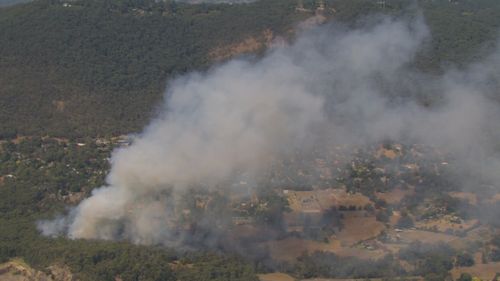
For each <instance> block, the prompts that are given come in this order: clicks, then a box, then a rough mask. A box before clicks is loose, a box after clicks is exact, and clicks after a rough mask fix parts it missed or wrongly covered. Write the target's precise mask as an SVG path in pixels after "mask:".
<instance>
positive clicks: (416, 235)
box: [398, 229, 458, 244]
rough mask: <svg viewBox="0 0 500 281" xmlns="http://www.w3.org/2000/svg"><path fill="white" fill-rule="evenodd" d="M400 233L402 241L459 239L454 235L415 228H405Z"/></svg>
mask: <svg viewBox="0 0 500 281" xmlns="http://www.w3.org/2000/svg"><path fill="white" fill-rule="evenodd" d="M398 235H399V237H400V239H401V242H402V243H411V242H414V241H420V242H423V243H430V244H433V243H438V242H444V243H450V242H451V241H453V240H456V239H458V238H457V237H456V236H453V235H448V234H443V233H436V232H431V231H423V230H414V229H409V230H404V231H402V232H400V233H398Z"/></svg>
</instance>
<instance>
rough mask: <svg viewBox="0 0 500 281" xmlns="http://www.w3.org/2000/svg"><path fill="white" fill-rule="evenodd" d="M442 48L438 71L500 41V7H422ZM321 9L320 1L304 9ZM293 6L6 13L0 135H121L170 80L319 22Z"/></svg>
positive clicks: (391, 8)
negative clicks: (237, 46)
mask: <svg viewBox="0 0 500 281" xmlns="http://www.w3.org/2000/svg"><path fill="white" fill-rule="evenodd" d="M410 2H412V1H406V0H388V1H384V4H383V5H381V4H380V3H378V2H377V1H372V0H352V1H351V0H349V1H348V0H335V1H333V0H331V1H328V5H331V6H332V7H334V8H335V11H336V13H333V14H332V18H333V20H334V21H335V20H336V21H340V22H347V23H353V22H355V20H356V19H357V18H359V16H360V15H364V14H368V13H373V12H381V13H388V14H393V15H398V14H401V11H404V10H405V9H406V7H407V6H408V4H409V3H410ZM419 2H420V3H419V5H420V7H421V9H422V10H423V13H424V15H425V17H426V20H427V22H428V24H429V25H430V28H431V30H432V42H431V43H430V44H429V46H427V48H426V49H425V50H423V51H422V54H421V56H420V57H419V59H418V60H417V65H419V66H420V67H421V68H424V69H426V70H429V71H437V70H439V68H440V67H441V66H443V65H446V64H459V65H460V64H464V63H466V62H469V61H471V60H473V59H475V58H476V57H477V56H481V52H477V49H478V48H482V49H484V50H486V49H488V47H491V46H492V44H493V43H494V42H495V40H494V38H495V37H496V35H497V28H498V26H499V22H500V14H499V13H500V3H498V1H494V0H480V1H472V0H462V1H453V2H449V1H446V0H439V1H428V0H421V1H419ZM304 5H305V7H306V8H307V7H314V5H315V4H314V1H304ZM295 8H296V2H295V1H289V0H268V1H257V2H255V3H248V4H242V5H227V4H221V5H211V4H200V5H189V4H185V3H180V2H175V1H152V0H144V1H131V0H129V1H125V0H106V1H94V0H78V1H71V2H68V3H65V2H64V1H54V0H52V1H49V0H39V1H35V2H32V3H29V4H22V5H16V6H12V7H6V8H1V9H0V38H2V40H1V41H0V58H1V59H0V73H2V75H1V76H0V108H1V109H0V136H3V137H13V136H15V135H53V136H66V137H76V136H82V135H94V136H96V135H117V134H123V133H129V132H133V131H139V130H140V129H141V128H142V127H143V126H144V125H145V124H147V122H148V120H149V119H150V118H151V117H152V116H153V115H154V112H155V106H156V105H157V104H158V102H159V101H160V100H161V99H162V94H163V92H164V89H165V86H166V83H167V81H168V80H169V79H172V78H174V77H176V76H177V75H180V74H183V73H186V72H188V71H191V70H201V69H206V68H207V67H208V66H209V65H210V63H212V62H213V60H214V58H213V56H212V55H211V54H212V53H211V52H212V51H213V50H214V49H216V48H218V47H221V46H225V45H229V44H232V43H235V42H241V41H243V40H244V39H246V38H249V37H256V38H260V37H262V33H263V32H265V31H266V30H270V31H271V32H272V33H273V34H274V35H275V36H279V35H284V36H285V37H288V38H290V34H289V32H290V30H291V29H292V28H293V27H294V26H295V25H296V24H297V23H298V22H299V21H301V20H303V19H305V18H307V17H310V16H311V13H300V12H297V11H296V10H295Z"/></svg>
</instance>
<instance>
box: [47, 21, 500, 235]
mask: <svg viewBox="0 0 500 281" xmlns="http://www.w3.org/2000/svg"><path fill="white" fill-rule="evenodd" d="M429 36H430V35H429V32H428V29H427V27H426V25H425V24H424V22H423V20H422V18H421V17H416V18H415V19H413V20H392V19H378V20H373V21H371V22H370V23H369V24H366V25H363V27H360V28H358V29H354V30H352V29H350V30H349V29H344V28H341V27H338V26H337V27H335V26H331V25H330V26H323V27H320V28H317V29H314V30H309V31H308V32H307V34H303V35H301V36H300V37H299V38H298V39H297V40H296V42H295V43H293V44H292V45H291V46H287V47H283V48H277V49H274V50H270V51H269V53H268V54H267V55H266V56H265V57H264V58H262V59H259V60H256V61H253V60H243V59H240V60H233V61H230V62H228V63H225V64H224V65H220V66H217V67H215V68H214V69H212V70H210V71H207V72H206V73H194V74H190V75H187V76H185V77H182V78H179V79H177V80H175V81H173V82H172V83H170V86H169V89H168V91H167V94H166V97H167V98H166V101H165V105H164V108H163V113H162V114H161V116H160V117H159V118H157V119H156V120H155V121H153V122H152V124H151V125H149V126H148V127H147V128H146V129H145V130H144V132H143V133H142V134H141V135H140V137H139V138H138V139H137V140H136V141H135V142H134V143H133V145H132V146H130V147H128V148H125V149H119V150H117V151H115V152H114V154H113V157H112V169H111V172H110V174H109V176H108V177H107V185H106V186H104V187H101V188H98V189H95V190H94V191H93V192H92V196H90V197H89V198H87V199H86V200H84V201H83V202H81V204H80V205H78V206H77V207H76V208H75V209H74V210H73V211H72V212H71V213H70V214H69V215H68V216H66V217H63V218H59V219H56V220H53V221H45V222H40V224H39V228H40V229H41V230H42V232H43V233H44V234H47V235H55V234H61V233H63V234H67V235H68V236H69V237H72V238H98V239H127V240H131V241H133V242H137V243H165V244H168V243H169V242H170V241H171V240H172V237H173V236H174V232H175V230H174V229H173V228H172V224H171V223H169V222H170V221H171V220H172V219H173V217H174V216H173V214H174V213H175V212H178V206H177V205H178V203H177V201H178V198H179V197H180V196H182V194H183V193H184V192H186V191H187V190H190V188H193V187H196V188H199V189H208V190H222V189H223V188H225V187H226V186H230V185H231V184H230V183H231V182H232V180H238V179H237V177H238V176H239V175H245V176H246V178H249V179H252V178H254V179H257V178H259V175H261V174H262V173H263V172H265V171H266V170H267V169H269V168H270V166H269V165H271V163H273V161H275V160H276V159H281V158H284V157H287V155H290V154H291V153H294V152H295V151H297V150H298V151H304V152H305V151H308V150H309V149H317V148H318V147H317V146H318V145H323V146H327V145H335V144H345V143H347V144H355V145H366V144H372V143H377V142H381V141H383V140H386V139H392V140H397V141H402V140H410V141H411V142H414V143H424V144H429V145H433V146H438V147H441V148H443V149H447V150H448V151H449V152H452V153H454V154H455V155H456V157H457V159H461V160H460V161H462V162H463V166H464V167H466V168H467V169H476V170H477V171H480V172H481V173H482V174H483V175H484V176H485V177H491V178H496V177H498V175H497V173H496V171H498V168H499V165H498V161H497V159H498V158H497V157H495V156H494V151H495V147H494V145H496V144H498V142H497V141H498V139H499V136H498V133H499V132H500V130H498V125H497V120H500V119H499V116H500V115H499V106H498V104H497V103H496V102H494V101H493V98H492V97H495V96H498V92H497V90H496V89H497V88H496V87H497V86H498V81H499V79H498V78H499V70H498V65H499V55H498V54H494V55H492V56H491V57H490V58H488V60H486V62H485V63H478V64H477V65H473V66H470V67H469V69H467V70H461V71H458V70H455V71H449V72H448V73H446V74H443V75H439V76H429V75H425V74H422V73H419V72H418V71H416V70H412V68H411V62H412V61H413V59H414V57H415V56H416V54H417V52H418V51H419V48H420V47H421V46H422V44H424V43H425V42H426V39H428V37H429ZM426 99H432V100H434V102H433V104H434V105H433V106H424V105H423V104H425V102H422V100H424V101H425V100H426ZM484 155H489V158H488V157H483V156H484ZM479 159H481V160H479Z"/></svg>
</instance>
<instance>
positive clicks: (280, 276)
mask: <svg viewBox="0 0 500 281" xmlns="http://www.w3.org/2000/svg"><path fill="white" fill-rule="evenodd" d="M258 277H259V280H260V281H294V280H295V278H293V277H292V276H290V275H288V274H285V273H279V272H275V273H268V274H259V275H258Z"/></svg>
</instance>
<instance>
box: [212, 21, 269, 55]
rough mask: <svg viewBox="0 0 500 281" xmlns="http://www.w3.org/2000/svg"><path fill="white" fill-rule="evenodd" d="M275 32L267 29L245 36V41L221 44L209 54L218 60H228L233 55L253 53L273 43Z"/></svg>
mask: <svg viewBox="0 0 500 281" xmlns="http://www.w3.org/2000/svg"><path fill="white" fill-rule="evenodd" d="M273 38H274V34H273V32H272V31H271V30H269V29H266V30H264V31H262V32H261V34H259V35H258V36H252V37H248V38H245V39H244V40H243V41H241V42H238V43H234V44H230V45H227V46H221V47H217V48H215V49H213V50H212V51H210V53H209V56H210V57H211V58H212V59H213V60H216V61H221V60H226V59H229V58H231V57H234V56H237V55H241V54H246V53H253V52H256V51H259V50H261V49H263V48H265V47H268V46H270V45H271V43H272V41H273Z"/></svg>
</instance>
